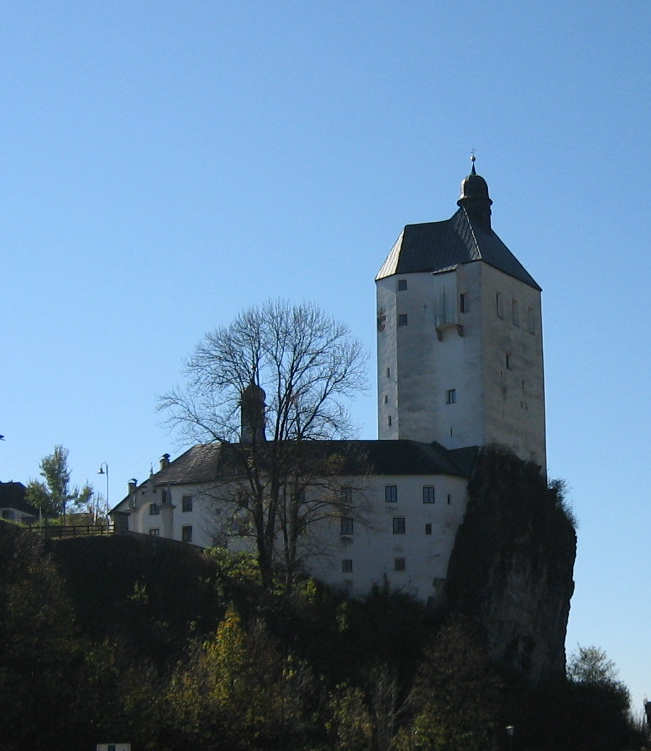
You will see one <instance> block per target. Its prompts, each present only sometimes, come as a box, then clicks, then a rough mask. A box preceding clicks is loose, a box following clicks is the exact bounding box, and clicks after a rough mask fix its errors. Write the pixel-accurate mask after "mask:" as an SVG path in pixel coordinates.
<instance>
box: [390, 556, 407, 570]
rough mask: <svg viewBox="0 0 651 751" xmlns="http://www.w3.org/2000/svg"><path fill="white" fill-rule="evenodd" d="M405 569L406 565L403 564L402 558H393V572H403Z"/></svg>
mask: <svg viewBox="0 0 651 751" xmlns="http://www.w3.org/2000/svg"><path fill="white" fill-rule="evenodd" d="M406 568H407V564H406V563H405V559H404V558H394V559H393V570H394V571H404V570H405V569H406Z"/></svg>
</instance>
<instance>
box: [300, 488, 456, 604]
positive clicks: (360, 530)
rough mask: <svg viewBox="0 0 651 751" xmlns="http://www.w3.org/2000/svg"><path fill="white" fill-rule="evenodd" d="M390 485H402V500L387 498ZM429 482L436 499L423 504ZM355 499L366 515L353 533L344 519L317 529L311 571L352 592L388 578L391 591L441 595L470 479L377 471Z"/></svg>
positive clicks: (423, 596) (421, 597) (399, 491)
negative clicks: (397, 530)
mask: <svg viewBox="0 0 651 751" xmlns="http://www.w3.org/2000/svg"><path fill="white" fill-rule="evenodd" d="M352 482H354V478H353V479H352ZM387 485H395V486H396V487H397V499H398V500H397V502H395V503H387V502H386V501H385V486H387ZM424 486H428V487H434V494H435V502H434V503H423V487H424ZM353 498H354V499H355V502H356V504H357V505H358V508H361V511H360V513H359V516H360V517H361V519H358V518H357V517H355V521H354V526H353V534H352V535H349V534H341V525H340V522H339V520H338V519H333V520H328V521H327V522H323V523H322V524H321V525H319V528H317V529H313V530H312V532H311V535H310V538H311V539H310V540H308V542H307V543H306V544H307V545H308V546H311V551H310V552H311V555H310V557H309V563H308V566H307V568H308V570H309V571H310V573H311V574H312V575H314V576H315V577H316V578H318V579H320V580H322V581H325V582H327V583H328V584H329V585H331V586H333V587H337V588H340V589H344V590H346V591H347V592H349V593H351V594H352V595H364V594H366V593H368V592H369V591H370V590H371V588H372V587H373V585H377V586H380V587H382V586H383V585H384V583H385V582H386V583H387V584H388V585H389V587H390V589H391V591H401V592H405V593H408V594H410V595H413V596H414V597H416V598H418V599H419V600H422V601H425V602H426V601H427V600H428V599H429V598H434V599H436V598H437V597H438V596H439V594H440V591H441V587H442V585H443V582H444V580H445V578H446V576H447V569H448V562H449V559H450V554H451V552H452V547H453V545H454V540H455V536H456V532H457V529H458V527H459V524H460V523H461V521H462V519H463V516H464V513H465V509H466V502H467V493H466V481H465V480H464V479H463V478H459V477H452V476H448V475H434V476H432V475H429V476H427V475H424V476H416V475H414V476H404V475H400V476H390V475H383V476H374V477H371V478H369V479H368V481H367V485H366V487H365V488H364V489H361V488H358V489H356V490H355V492H354V494H353ZM396 518H401V519H404V524H405V533H404V534H394V531H393V520H394V519H396ZM428 524H429V525H431V533H430V534H427V532H426V525H428ZM319 551H320V552H319ZM396 559H403V560H404V570H396ZM344 561H350V562H351V565H352V570H350V571H346V570H344Z"/></svg>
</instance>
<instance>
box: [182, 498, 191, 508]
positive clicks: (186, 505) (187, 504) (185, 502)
mask: <svg viewBox="0 0 651 751" xmlns="http://www.w3.org/2000/svg"><path fill="white" fill-rule="evenodd" d="M181 508H182V509H183V511H192V496H191V495H184V496H183V498H182V500H181Z"/></svg>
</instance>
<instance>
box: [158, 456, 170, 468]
mask: <svg viewBox="0 0 651 751" xmlns="http://www.w3.org/2000/svg"><path fill="white" fill-rule="evenodd" d="M169 466H170V455H169V454H163V456H161V458H160V471H161V472H162V471H163V470H164V469H167V468H168V467H169Z"/></svg>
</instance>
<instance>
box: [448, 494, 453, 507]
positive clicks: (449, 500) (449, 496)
mask: <svg viewBox="0 0 651 751" xmlns="http://www.w3.org/2000/svg"><path fill="white" fill-rule="evenodd" d="M451 503H452V496H451V495H450V494H449V493H448V506H449V505H450V504H451Z"/></svg>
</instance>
